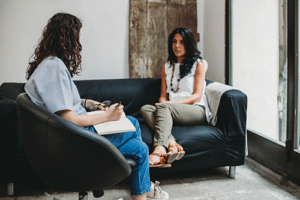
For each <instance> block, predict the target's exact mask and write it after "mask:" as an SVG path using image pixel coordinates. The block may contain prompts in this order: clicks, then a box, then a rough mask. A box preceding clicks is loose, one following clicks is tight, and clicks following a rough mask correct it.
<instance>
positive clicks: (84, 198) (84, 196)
mask: <svg viewBox="0 0 300 200" xmlns="http://www.w3.org/2000/svg"><path fill="white" fill-rule="evenodd" d="M88 199H89V198H88V193H87V192H79V195H78V200H88Z"/></svg>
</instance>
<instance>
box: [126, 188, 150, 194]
mask: <svg viewBox="0 0 300 200" xmlns="http://www.w3.org/2000/svg"><path fill="white" fill-rule="evenodd" d="M150 190H151V187H147V188H144V189H139V190H135V191H133V190H130V192H131V195H140V194H144V193H147V192H149V191H150Z"/></svg>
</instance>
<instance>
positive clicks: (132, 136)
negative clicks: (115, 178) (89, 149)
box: [25, 13, 168, 200]
mask: <svg viewBox="0 0 300 200" xmlns="http://www.w3.org/2000/svg"><path fill="white" fill-rule="evenodd" d="M81 27H82V23H81V21H80V20H79V19H78V18H77V17H75V16H73V15H70V14H67V13H57V14H55V15H54V16H53V17H52V18H51V19H49V21H48V24H47V25H46V27H45V28H44V31H43V35H42V37H41V39H40V41H39V44H38V46H37V47H36V49H35V52H34V55H33V61H32V62H30V63H29V66H28V69H27V72H26V78H27V79H28V81H27V83H26V85H25V91H26V93H27V94H28V95H29V97H30V99H31V100H32V101H33V102H34V103H35V104H37V105H38V106H40V107H42V108H43V109H45V110H48V111H49V112H51V113H55V114H57V115H59V116H61V117H63V118H65V119H66V120H69V121H71V122H73V123H75V124H77V125H80V126H83V127H86V128H87V129H89V130H91V131H94V132H96V131H95V129H94V128H93V126H92V125H95V124H99V123H103V122H107V121H114V120H119V119H120V118H121V115H122V112H123V106H122V105H120V106H118V107H117V106H116V105H117V104H114V105H112V106H110V107H109V108H107V109H104V108H103V107H101V106H100V107H99V108H100V109H103V110H106V112H104V113H102V114H96V115H87V113H86V110H85V107H90V106H92V105H94V104H98V103H99V102H96V101H93V100H86V99H85V100H84V99H80V96H79V93H78V90H77V87H76V85H75V84H74V82H73V80H72V79H71V78H72V77H73V76H74V75H77V74H79V72H80V71H81V55H80V52H81V49H82V47H81V44H80V30H81ZM128 119H129V120H130V121H131V122H132V124H133V125H134V126H135V128H136V132H130V133H119V134H111V135H105V136H104V137H106V138H107V139H108V140H109V141H110V142H111V143H112V144H113V145H114V146H116V147H117V148H118V149H119V151H120V152H121V153H122V154H125V155H126V156H127V157H131V158H132V159H134V160H135V161H136V163H137V164H136V165H135V166H134V167H132V172H131V174H130V176H129V181H130V190H131V195H132V198H133V199H141V200H145V199H146V197H147V198H148V199H168V193H166V192H164V191H162V190H161V188H160V187H159V186H158V184H154V183H151V184H150V177H149V164H148V163H149V162H148V151H149V150H148V147H147V145H146V144H145V143H144V142H143V141H142V139H141V130H140V127H139V123H138V121H137V120H136V119H135V118H133V117H128Z"/></svg>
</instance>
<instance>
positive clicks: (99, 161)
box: [17, 93, 134, 196]
mask: <svg viewBox="0 0 300 200" xmlns="http://www.w3.org/2000/svg"><path fill="white" fill-rule="evenodd" d="M17 107H18V116H19V120H18V121H19V129H20V135H21V140H22V142H23V146H24V149H25V152H26V155H27V157H28V160H29V162H30V164H31V165H32V167H33V169H34V171H35V172H36V174H37V175H38V176H39V177H40V178H41V179H42V180H43V181H44V182H45V183H47V184H48V185H49V186H51V187H52V188H54V189H57V190H64V191H73V192H84V191H94V196H95V194H96V193H97V192H96V191H98V196H101V193H103V188H106V187H110V186H112V185H115V184H117V183H118V182H120V181H122V180H123V179H125V178H126V177H128V176H129V175H130V173H131V167H130V164H128V161H127V160H126V159H125V158H124V156H123V155H122V154H121V153H120V151H119V150H118V149H117V148H116V147H115V146H113V145H112V144H111V143H110V142H109V141H108V140H107V139H106V138H104V137H102V136H99V135H97V134H95V133H93V132H91V131H89V130H87V129H85V128H83V127H81V126H78V125H76V124H73V123H71V122H69V121H67V120H65V119H63V118H61V117H59V116H57V115H55V114H51V113H49V112H47V111H45V110H44V109H42V108H40V107H39V106H37V105H35V104H34V103H33V102H32V101H31V100H30V99H29V97H28V95H27V94H26V93H22V94H20V95H19V96H18V98H17ZM129 163H131V164H132V165H134V162H132V161H130V162H129ZM99 191H100V195H99ZM102 195H103V194H102Z"/></svg>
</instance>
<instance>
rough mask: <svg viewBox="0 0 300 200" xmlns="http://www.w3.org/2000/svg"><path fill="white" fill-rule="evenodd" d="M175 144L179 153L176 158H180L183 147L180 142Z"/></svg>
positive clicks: (183, 153)
mask: <svg viewBox="0 0 300 200" xmlns="http://www.w3.org/2000/svg"><path fill="white" fill-rule="evenodd" d="M175 146H176V147H177V149H178V153H179V155H178V156H177V158H176V160H180V159H181V158H182V157H183V156H184V155H185V151H184V150H183V147H182V146H181V145H180V144H178V143H176V144H175Z"/></svg>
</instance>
